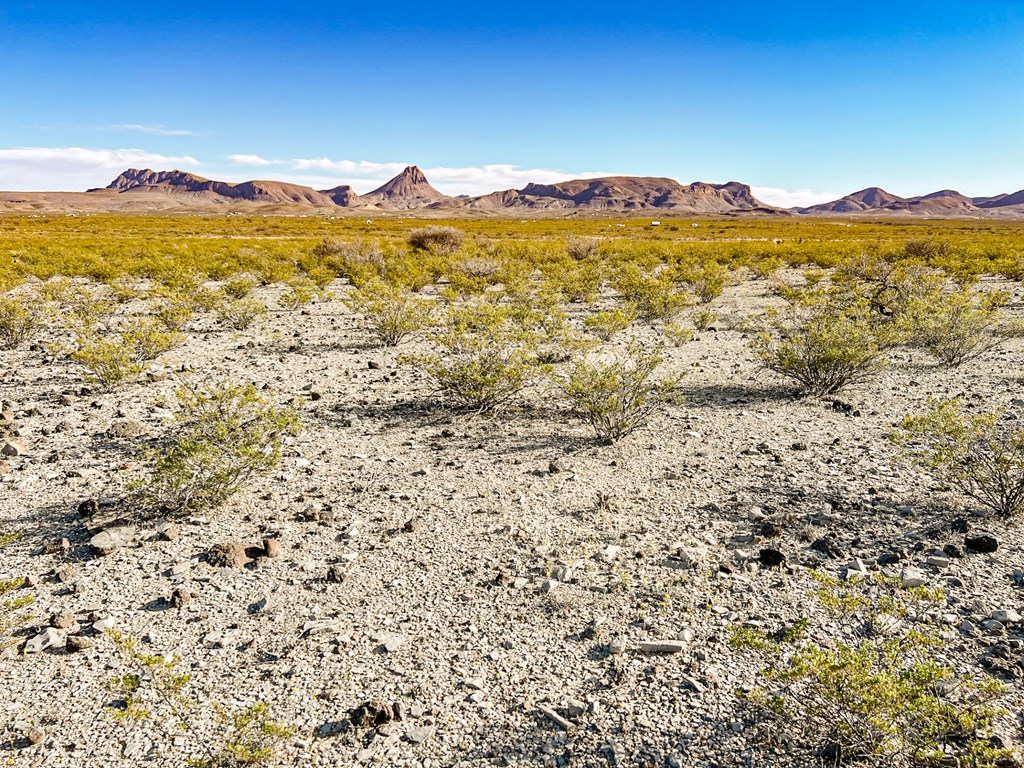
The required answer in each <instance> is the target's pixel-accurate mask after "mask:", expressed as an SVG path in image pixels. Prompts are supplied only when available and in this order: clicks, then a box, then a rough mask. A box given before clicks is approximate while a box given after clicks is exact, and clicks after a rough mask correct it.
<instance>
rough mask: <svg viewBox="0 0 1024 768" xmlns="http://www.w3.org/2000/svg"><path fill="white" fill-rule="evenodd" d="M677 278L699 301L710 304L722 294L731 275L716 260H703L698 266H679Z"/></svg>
mask: <svg viewBox="0 0 1024 768" xmlns="http://www.w3.org/2000/svg"><path fill="white" fill-rule="evenodd" d="M678 279H679V280H680V281H681V282H682V283H683V284H684V285H685V286H686V287H687V288H688V289H689V291H690V293H691V294H693V295H694V296H695V297H696V298H697V301H698V302H699V303H701V304H710V303H711V302H712V301H714V300H715V299H717V298H718V297H719V296H721V295H722V291H723V290H725V286H726V285H728V284H729V281H730V280H732V279H733V277H732V275H731V274H730V272H729V270H728V269H726V268H725V267H723V266H722V265H721V264H719V263H718V262H717V261H705V262H704V263H702V264H700V265H699V266H691V267H687V268H681V269H680V270H679V273H678Z"/></svg>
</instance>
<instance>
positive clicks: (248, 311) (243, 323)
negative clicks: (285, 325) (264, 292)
mask: <svg viewBox="0 0 1024 768" xmlns="http://www.w3.org/2000/svg"><path fill="white" fill-rule="evenodd" d="M265 314H267V307H266V305H265V304H263V303H262V302H260V301H256V300H254V299H229V300H227V301H225V302H224V303H223V304H221V305H220V307H218V309H217V318H218V319H219V320H220V322H222V323H223V324H224V325H226V326H227V327H228V328H231V329H233V330H236V331H244V330H246V329H247V328H249V327H250V326H251V325H252V324H253V323H254V322H256V320H258V319H259V318H261V317H263V316H264V315H265Z"/></svg>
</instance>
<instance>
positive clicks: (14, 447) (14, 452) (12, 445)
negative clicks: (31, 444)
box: [0, 440, 25, 456]
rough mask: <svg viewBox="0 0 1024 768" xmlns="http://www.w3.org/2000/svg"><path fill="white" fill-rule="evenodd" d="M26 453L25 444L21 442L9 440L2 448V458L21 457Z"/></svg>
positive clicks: (0, 453) (0, 452) (0, 448)
mask: <svg viewBox="0 0 1024 768" xmlns="http://www.w3.org/2000/svg"><path fill="white" fill-rule="evenodd" d="M24 453H25V444H24V443H23V442H21V441H20V440H8V441H7V442H5V443H4V444H3V446H2V447H0V456H21V455H23V454H24Z"/></svg>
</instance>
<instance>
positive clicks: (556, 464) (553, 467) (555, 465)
mask: <svg viewBox="0 0 1024 768" xmlns="http://www.w3.org/2000/svg"><path fill="white" fill-rule="evenodd" d="M564 471H565V463H564V462H563V461H562V460H561V459H552V460H551V461H549V462H548V472H550V473H551V474H552V475H556V474H558V473H559V472H564Z"/></svg>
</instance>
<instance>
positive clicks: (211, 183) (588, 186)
mask: <svg viewBox="0 0 1024 768" xmlns="http://www.w3.org/2000/svg"><path fill="white" fill-rule="evenodd" d="M33 210H34V211H40V212H58V211H64V212H71V211H83V212H92V211H106V210H110V211H124V212H131V211H196V212H208V211H209V212H213V211H223V212H229V211H231V212H233V211H237V212H263V213H278V212H281V213H283V212H297V211H302V210H305V211H307V212H308V211H313V212H320V213H330V212H332V211H333V212H338V213H343V212H352V213H357V212H365V213H372V212H374V211H380V212H398V211H416V212H417V213H418V214H420V213H422V214H426V215H445V214H453V215H458V214H459V212H460V211H461V212H464V213H465V214H470V215H472V214H480V215H488V214H490V215H500V214H502V213H507V214H517V213H519V214H525V213H527V212H531V213H537V214H544V215H581V214H586V213H594V214H600V213H623V214H640V213H645V212H646V213H650V214H651V215H657V214H658V213H659V212H663V213H665V214H669V215H769V216H794V215H795V216H832V217H835V216H907V217H933V218H956V217H972V218H979V217H986V218H993V217H998V218H1024V190H1020V191H1019V192H1014V193H1013V194H1002V195H995V196H993V197H967V196H966V195H962V194H960V193H959V192H956V191H954V190H949V189H944V190H941V191H939V192H933V193H931V194H928V195H921V196H919V197H906V198H905V197H899V196H898V195H894V194H891V193H889V192H886V191H885V190H884V189H880V188H878V187H869V188H868V189H863V190H860V191H859V192H854V193H852V194H850V195H847V196H846V197H843V198H840V199H839V200H834V201H832V202H829V203H822V204H819V205H813V206H808V207H802V208H790V209H784V208H777V207H774V206H770V205H766V204H765V203H763V202H761V201H760V200H758V199H757V198H756V197H754V195H753V193H752V192H751V189H750V187H749V186H747V185H746V184H740V183H739V182H735V181H730V182H728V183H726V184H709V183H706V182H702V181H697V182H694V183H692V184H681V183H679V182H678V181H675V180H674V179H668V178H660V177H640V176H608V177H605V178H598V179H575V180H571V181H564V182H560V183H558V184H533V183H531V184H527V185H526V186H525V187H523V188H522V189H506V190H502V191H498V192H491V193H490V194H486V195H480V196H477V197H466V196H462V197H452V196H449V195H445V194H443V193H441V192H439V191H438V190H436V189H435V188H434V187H433V186H431V184H430V182H429V181H428V180H427V177H426V176H425V175H424V174H423V171H421V170H420V169H419V168H418V167H416V166H414V165H412V166H409V167H407V168H406V169H405V170H404V171H402V172H401V173H399V174H398V175H397V176H395V178H393V179H391V180H390V181H388V182H387V183H385V184H383V185H382V186H380V187H378V188H377V189H375V190H373V191H372V192H368V193H366V194H364V195H359V194H357V193H356V192H355V190H353V189H352V187H350V186H345V185H342V186H337V187H333V188H331V189H320V190H317V189H313V188H312V187H307V186H303V185H301V184H290V183H287V182H282V181H266V180H255V181H245V182H241V183H230V182H226V181H215V180H212V179H206V178H203V177H201V176H197V175H195V174H192V173H187V172H185V171H178V170H173V171H153V170H150V169H148V168H147V169H141V170H140V169H136V168H129V169H128V170H126V171H124V172H123V173H122V174H120V175H119V176H118V177H117V178H116V179H114V180H113V181H112V182H111V183H110V184H108V185H107V186H106V187H102V188H97V189H90V190H89V191H88V192H84V193H83V192H0V211H33Z"/></svg>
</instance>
